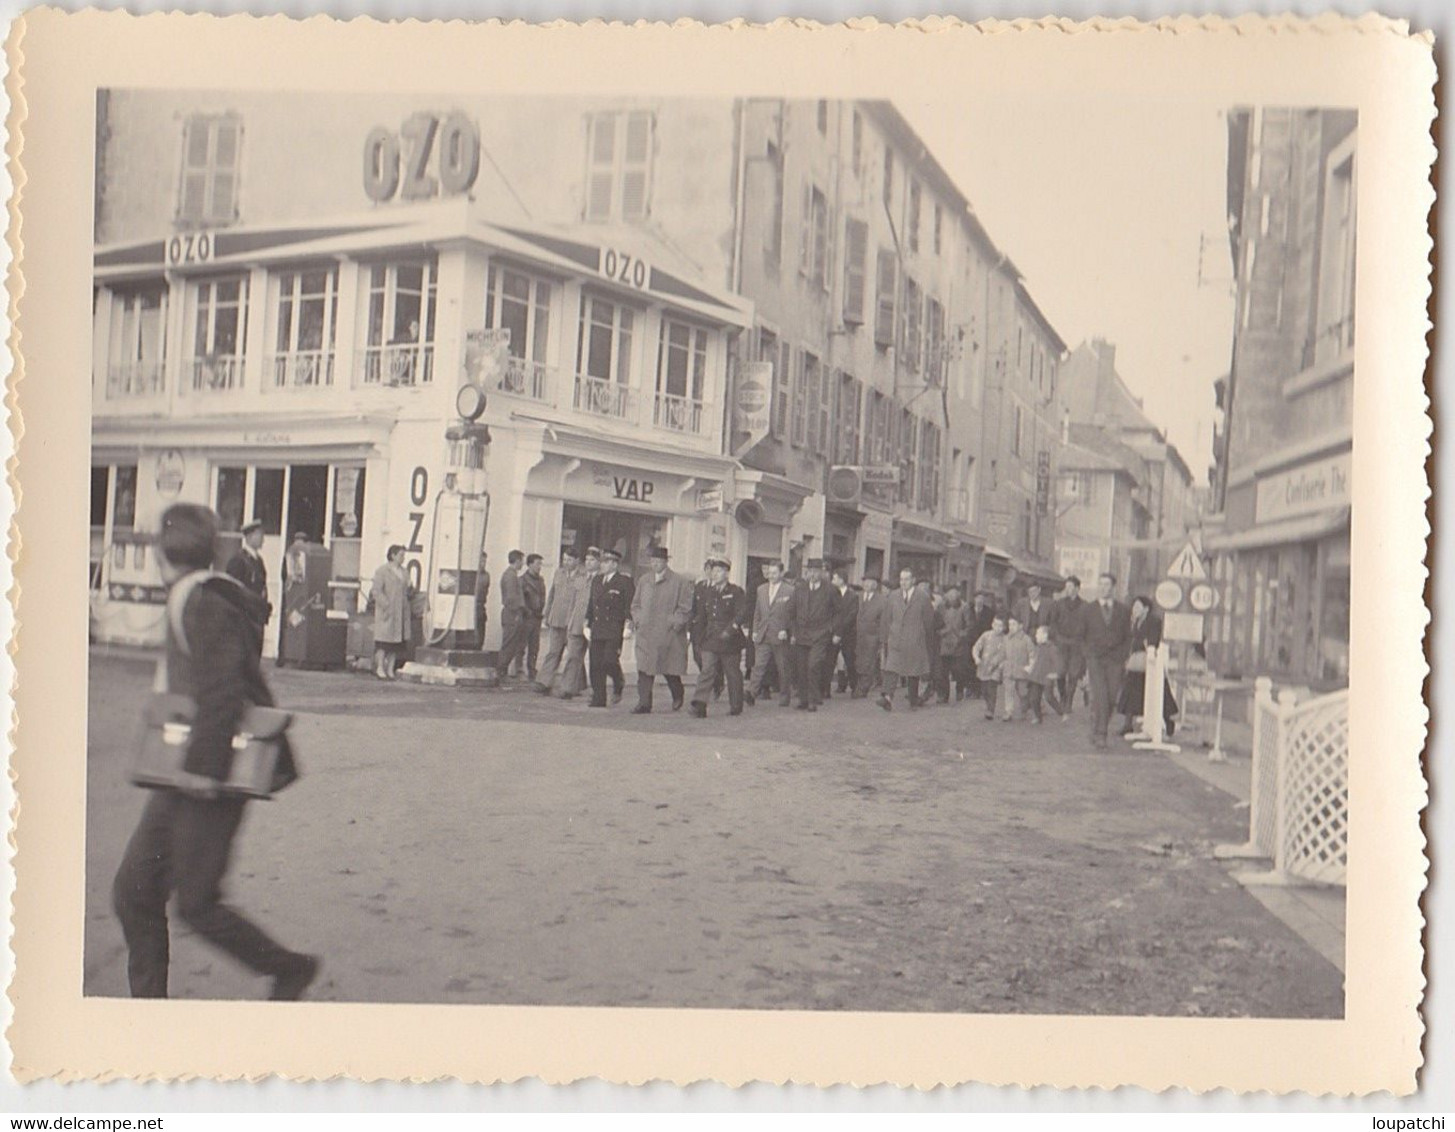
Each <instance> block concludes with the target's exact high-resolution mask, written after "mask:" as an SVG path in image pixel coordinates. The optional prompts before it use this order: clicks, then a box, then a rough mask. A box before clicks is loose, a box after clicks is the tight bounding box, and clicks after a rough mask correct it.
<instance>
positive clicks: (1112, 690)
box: [1081, 574, 1132, 750]
mask: <svg viewBox="0 0 1455 1132" xmlns="http://www.w3.org/2000/svg"><path fill="white" fill-rule="evenodd" d="M1116 586H1117V580H1116V575H1115V574H1102V575H1101V577H1099V578H1098V579H1097V580H1096V587H1097V591H1098V592H1097V597H1096V601H1094V602H1092V603H1090V604H1087V605H1085V606H1083V608H1082V610H1081V623H1082V626H1083V629H1084V632H1085V644H1086V669H1087V676H1088V678H1089V680H1090V683H1091V745H1092V746H1093V747H1095V748H1096V749H1097V750H1105V749H1106V746H1107V737H1106V736H1107V729H1108V728H1109V727H1110V725H1111V713H1112V708H1113V707H1114V706H1115V700H1116V695H1117V691H1118V689H1120V687H1121V682H1122V673H1123V671H1124V670H1125V669H1126V664H1127V656H1128V654H1129V653H1130V652H1131V644H1132V630H1131V610H1129V609H1128V608H1127V607H1126V605H1125V604H1124V603H1123V602H1120V601H1117V600H1116Z"/></svg>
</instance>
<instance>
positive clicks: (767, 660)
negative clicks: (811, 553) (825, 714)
mask: <svg viewBox="0 0 1455 1132" xmlns="http://www.w3.org/2000/svg"><path fill="white" fill-rule="evenodd" d="M763 570H764V573H766V574H767V576H768V580H767V581H766V582H763V583H762V584H761V585H759V586H758V594H757V600H756V602H755V604H754V606H753V644H754V645H755V646H756V649H757V658H756V659H757V667H756V669H755V670H754V671H753V680H752V691H750V692H749V693H748V703H753V702H754V700H755V699H756V698H757V697H758V696H765V697H766V696H767V695H768V684H767V680H768V672H769V670H770V669H772V670H774V672H775V675H776V677H777V681H778V702H779V704H780V705H782V706H783V707H787V706H788V705H789V703H790V702H791V696H792V687H791V680H790V678H789V673H790V672H791V671H792V670H793V660H792V657H793V648H792V646H791V645H790V644H789V643H788V637H789V629H790V627H791V626H790V614H791V611H792V603H791V599H792V597H793V586H791V585H790V584H789V583H788V582H787V581H786V580H785V579H784V577H783V563H782V562H777V561H774V562H769V563H768V564H767V565H766V566H765V567H764V568H763Z"/></svg>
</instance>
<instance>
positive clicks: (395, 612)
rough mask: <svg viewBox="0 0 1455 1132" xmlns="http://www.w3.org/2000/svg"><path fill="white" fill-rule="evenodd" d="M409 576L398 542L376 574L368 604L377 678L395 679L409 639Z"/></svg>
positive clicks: (401, 548) (402, 549)
mask: <svg viewBox="0 0 1455 1132" xmlns="http://www.w3.org/2000/svg"><path fill="white" fill-rule="evenodd" d="M409 600H410V595H409V576H408V575H407V574H406V573H405V572H404V547H403V546H401V545H399V544H398V543H395V544H394V545H393V546H391V547H390V548H389V553H388V555H387V556H386V560H385V562H384V564H383V565H382V566H380V567H379V569H377V570H375V571H374V583H373V586H372V588H371V589H370V590H369V604H370V605H371V606H372V607H373V609H374V675H375V676H377V677H378V678H379V679H380V680H393V679H394V675H395V669H396V668H397V666H398V664H399V654H400V653H401V652H403V651H404V642H405V641H407V640H408V639H409V621H410V606H409Z"/></svg>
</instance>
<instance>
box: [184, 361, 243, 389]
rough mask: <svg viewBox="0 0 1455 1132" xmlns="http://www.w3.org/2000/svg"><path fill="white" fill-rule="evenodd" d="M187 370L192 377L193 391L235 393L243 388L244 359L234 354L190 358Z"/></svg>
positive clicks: (190, 383)
mask: <svg viewBox="0 0 1455 1132" xmlns="http://www.w3.org/2000/svg"><path fill="white" fill-rule="evenodd" d="M187 370H188V372H189V373H190V374H191V377H192V380H191V381H190V382H189V383H188V384H189V387H190V389H191V391H192V392H193V393H204V394H213V393H235V392H237V391H238V390H239V389H241V388H242V383H243V360H242V358H240V357H237V356H236V355H233V354H213V355H211V356H209V357H205V358H190V359H188V361H187Z"/></svg>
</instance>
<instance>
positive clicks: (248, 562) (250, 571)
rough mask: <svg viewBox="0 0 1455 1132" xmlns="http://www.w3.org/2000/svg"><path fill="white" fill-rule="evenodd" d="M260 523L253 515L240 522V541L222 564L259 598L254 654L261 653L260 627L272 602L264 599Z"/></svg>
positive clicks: (265, 576)
mask: <svg viewBox="0 0 1455 1132" xmlns="http://www.w3.org/2000/svg"><path fill="white" fill-rule="evenodd" d="M262 549H263V523H262V520H261V519H253V520H252V521H251V522H248V523H244V524H243V529H242V545H241V546H239V547H238V548H237V553H236V554H234V555H233V556H232V557H231V558H229V559H228V560H227V566H226V567H225V569H226V571H227V573H228V574H230V575H231V576H232V577H234V578H236V579H237V580H238V581H239V582H241V583H242V586H243V589H245V590H247V591H248V592H249V593H250V594H252V595H253V596H254V597H257V598H259V599H260V604H259V605H258V606H257V609H258V612H259V614H260V615H261V617H262V621H261V622H260V623H259V625H258V638H257V641H258V655H259V656H261V655H262V648H263V633H262V630H263V629H264V627H265V626H266V625H267V624H268V622H269V621H271V620H272V618H273V605H272V603H271V602H270V601H268V566H267V563H265V562H264V561H263V555H262Z"/></svg>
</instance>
